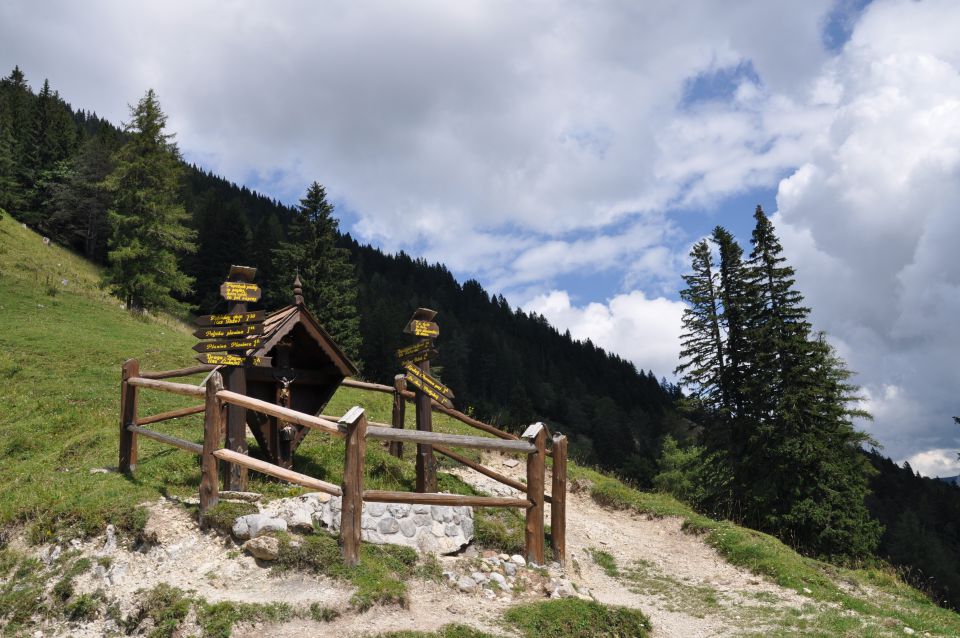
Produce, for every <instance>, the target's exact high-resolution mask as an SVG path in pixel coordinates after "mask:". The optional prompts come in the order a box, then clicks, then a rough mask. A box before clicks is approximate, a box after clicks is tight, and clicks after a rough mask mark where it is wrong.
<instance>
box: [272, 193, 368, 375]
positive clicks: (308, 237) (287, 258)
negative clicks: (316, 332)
mask: <svg viewBox="0 0 960 638" xmlns="http://www.w3.org/2000/svg"><path fill="white" fill-rule="evenodd" d="M338 225H339V223H338V222H337V219H336V218H335V217H334V216H333V205H332V204H330V203H329V202H328V201H327V192H326V190H325V189H324V188H323V186H321V185H320V184H318V183H317V182H314V183H313V184H311V185H310V187H309V188H308V189H307V194H306V195H305V196H304V198H303V199H301V200H300V205H299V207H298V208H297V212H296V214H295V215H294V217H293V220H292V222H291V224H290V228H289V230H288V233H287V236H288V240H287V241H285V242H283V243H281V244H280V246H279V247H278V248H277V249H276V250H274V251H273V263H272V264H271V270H272V273H273V279H272V280H271V281H270V283H269V288H268V295H269V297H268V301H272V302H273V303H274V304H278V303H284V302H288V301H289V298H290V284H291V283H292V279H293V277H294V275H295V274H299V275H300V280H301V282H302V283H303V297H304V302H305V303H306V305H307V308H309V309H310V311H311V312H313V313H314V316H316V317H317V319H318V320H319V321H320V323H322V324H323V326H324V327H325V328H326V329H327V331H328V332H329V333H330V335H331V336H332V337H333V338H334V340H335V341H336V342H337V343H338V344H339V345H340V347H341V348H343V350H344V352H346V353H347V356H349V357H351V358H352V359H354V360H355V361H356V362H357V363H358V364H359V359H358V355H359V352H360V344H361V340H360V319H359V316H358V313H357V279H356V273H355V272H354V268H353V265H352V264H351V263H350V254H349V253H348V252H347V251H346V250H345V249H343V248H340V247H338V246H337V243H336V242H337V236H338V233H337V229H338Z"/></svg>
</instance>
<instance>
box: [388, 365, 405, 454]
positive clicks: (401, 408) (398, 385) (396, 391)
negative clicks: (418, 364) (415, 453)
mask: <svg viewBox="0 0 960 638" xmlns="http://www.w3.org/2000/svg"><path fill="white" fill-rule="evenodd" d="M406 389H407V381H406V377H404V375H402V374H398V375H397V376H395V377H393V415H392V417H393V418H392V421H393V427H395V428H397V429H398V430H402V429H403V425H404V419H405V418H406V414H405V413H406V407H407V402H406V400H404V398H403V391H404V390H406ZM387 445H388V449H389V450H390V454H391V455H393V456H395V457H397V458H398V459H399V458H403V443H401V442H400V441H390V442H389V443H388V444H387Z"/></svg>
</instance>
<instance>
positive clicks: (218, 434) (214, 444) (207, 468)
mask: <svg viewBox="0 0 960 638" xmlns="http://www.w3.org/2000/svg"><path fill="white" fill-rule="evenodd" d="M221 390H223V377H222V376H221V375H220V373H219V372H214V373H213V374H211V375H210V378H208V379H207V386H206V388H205V393H206V401H205V403H204V406H205V410H204V414H203V449H202V451H201V456H200V524H201V525H203V524H204V520H203V517H204V515H205V514H206V513H207V510H208V509H210V508H211V507H213V506H214V505H216V504H217V502H218V501H219V500H220V496H219V490H220V477H219V474H218V471H217V459H216V458H215V457H214V452H216V451H217V449H219V448H220V441H222V440H223V438H222V437H223V427H224V423H223V403H222V402H221V401H220V399H218V398H217V393H218V392H220V391H221Z"/></svg>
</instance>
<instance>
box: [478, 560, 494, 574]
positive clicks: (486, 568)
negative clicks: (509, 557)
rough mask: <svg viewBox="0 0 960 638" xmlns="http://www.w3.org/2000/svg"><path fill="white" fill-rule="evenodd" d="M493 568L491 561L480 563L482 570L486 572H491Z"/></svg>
mask: <svg viewBox="0 0 960 638" xmlns="http://www.w3.org/2000/svg"><path fill="white" fill-rule="evenodd" d="M492 569H493V568H492V567H490V563H480V571H482V572H483V573H484V574H489V573H490V571H491V570H492Z"/></svg>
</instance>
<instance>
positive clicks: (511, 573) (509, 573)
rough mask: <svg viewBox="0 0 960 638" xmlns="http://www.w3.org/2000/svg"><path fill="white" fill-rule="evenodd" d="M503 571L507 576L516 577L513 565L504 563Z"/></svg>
mask: <svg viewBox="0 0 960 638" xmlns="http://www.w3.org/2000/svg"><path fill="white" fill-rule="evenodd" d="M503 571H504V573H506V575H507V576H510V577H513V576H516V575H517V566H516V565H515V564H514V563H504V564H503Z"/></svg>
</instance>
